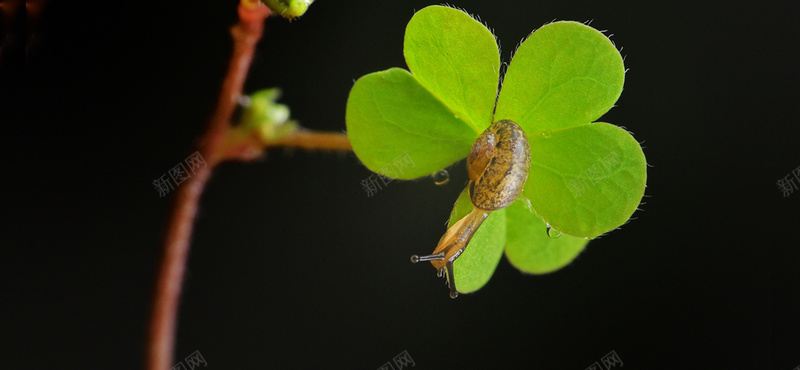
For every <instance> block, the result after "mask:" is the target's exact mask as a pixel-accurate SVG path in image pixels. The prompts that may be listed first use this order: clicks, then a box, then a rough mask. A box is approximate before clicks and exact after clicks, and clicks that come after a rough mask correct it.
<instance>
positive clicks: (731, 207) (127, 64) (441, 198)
mask: <svg viewBox="0 0 800 370" xmlns="http://www.w3.org/2000/svg"><path fill="white" fill-rule="evenodd" d="M498 3H499V2H490V1H473V0H469V1H468V0H461V1H459V2H456V3H454V5H457V6H460V7H463V8H466V9H467V10H468V11H469V12H472V13H475V14H478V15H480V17H481V19H482V20H483V21H485V22H487V23H488V24H489V26H491V27H492V28H493V29H494V30H495V33H496V35H497V36H498V38H499V39H500V42H501V45H502V53H503V55H502V57H503V60H505V61H508V59H509V55H510V53H511V51H512V50H513V49H514V48H515V46H516V45H517V43H518V42H519V41H520V39H522V38H523V37H525V36H526V35H527V34H528V33H530V32H531V31H532V30H534V29H535V28H537V27H539V26H541V25H543V24H545V23H547V22H549V21H552V20H577V21H587V20H593V23H592V26H593V27H595V28H597V29H601V30H603V29H606V30H609V33H613V35H614V36H613V37H612V40H613V41H614V42H615V43H616V45H617V46H618V47H621V48H623V50H622V54H623V55H624V56H625V57H626V59H625V61H626V67H627V68H629V71H628V73H627V75H626V82H625V90H624V92H623V94H622V97H621V98H620V100H619V101H618V103H617V105H618V106H617V107H616V108H614V109H612V110H611V111H610V112H609V113H608V114H606V115H605V116H604V118H603V120H604V121H608V122H612V123H615V124H618V125H622V126H625V127H626V128H627V129H628V130H630V131H632V132H633V133H634V135H635V137H636V139H637V140H639V141H640V142H643V147H644V152H645V154H646V156H647V159H648V162H649V163H650V164H651V165H652V167H651V168H649V170H648V177H649V178H648V187H647V190H646V194H647V196H648V197H647V198H645V199H644V201H645V202H646V204H644V205H643V206H642V207H641V208H643V209H644V211H642V212H637V213H635V214H634V217H635V218H636V219H635V220H633V221H632V222H630V223H629V224H627V225H625V226H624V227H623V228H622V229H621V230H618V231H614V232H612V233H610V234H609V235H607V236H605V237H603V238H601V239H599V240H596V241H593V242H591V243H590V244H589V246H588V248H587V249H586V250H585V251H584V252H583V253H582V254H581V255H580V256H579V257H578V258H577V259H576V260H575V261H574V262H573V263H572V264H570V265H569V266H568V267H566V268H564V269H562V270H560V271H558V272H555V273H552V274H548V275H543V276H526V275H523V274H521V273H520V272H518V271H517V270H515V269H514V268H513V267H511V266H510V265H509V264H508V262H507V261H506V260H505V259H503V260H502V261H501V262H500V265H499V266H498V268H497V271H496V272H495V275H494V277H493V278H492V280H491V281H490V282H489V284H488V285H486V286H485V287H484V288H483V289H482V290H480V291H478V292H476V293H475V294H470V295H464V296H462V297H459V298H458V299H456V300H451V299H450V298H448V295H447V289H446V287H445V286H444V284H443V281H442V280H440V279H437V278H436V277H435V271H434V269H432V268H431V267H430V266H427V265H413V264H411V263H410V262H409V259H408V258H409V256H410V255H411V254H416V253H427V252H429V251H431V250H432V249H433V247H434V246H435V245H436V242H437V241H438V239H439V237H440V236H441V234H442V233H443V232H444V231H445V226H444V222H445V221H446V219H447V216H448V214H449V212H450V208H451V206H452V204H453V202H454V201H455V199H456V197H457V195H458V193H459V192H460V190H461V189H462V188H463V184H464V183H465V181H466V175H465V171H464V169H463V163H458V164H456V165H454V166H453V167H452V168H451V169H450V172H451V174H452V178H451V181H450V183H449V184H447V185H445V186H435V185H434V184H433V182H432V181H431V180H430V179H420V180H417V181H411V182H393V183H391V184H390V185H389V186H388V187H387V188H385V189H383V190H382V191H380V192H379V193H378V194H376V195H375V196H374V197H370V198H368V197H367V196H366V194H365V192H364V191H363V190H362V188H361V186H360V184H359V183H360V181H361V180H363V179H365V178H367V177H368V176H369V175H370V172H369V171H368V170H367V169H366V168H364V167H363V166H362V165H360V164H359V162H358V160H357V159H356V158H355V156H354V155H353V154H352V153H347V154H336V153H329V152H303V151H288V150H278V151H273V152H270V153H269V155H268V156H267V157H266V158H265V159H264V160H260V161H257V162H254V163H229V164H224V165H222V166H221V167H220V168H218V169H217V171H216V172H215V173H214V176H213V178H212V180H211V182H210V183H209V185H208V187H207V189H206V192H205V194H204V197H203V199H202V203H201V208H200V215H199V218H198V220H197V223H196V230H195V235H194V242H193V243H192V250H191V255H190V260H189V265H188V271H187V276H186V280H185V283H184V296H183V300H182V302H181V311H180V322H179V333H178V338H177V348H176V353H175V355H176V358H177V359H182V358H184V357H186V356H188V355H189V354H191V353H192V352H194V351H196V350H199V351H200V353H201V354H202V355H203V357H204V358H205V360H206V361H207V363H208V368H209V369H263V368H305V369H310V368H330V369H339V368H352V369H377V368H379V367H380V366H382V365H383V364H384V363H386V362H387V361H391V360H392V358H393V357H395V356H396V355H398V354H400V353H401V352H402V351H408V354H409V355H410V356H411V357H412V358H413V360H414V362H415V364H416V366H415V367H414V368H418V369H457V368H481V369H483V368H512V366H513V367H514V368H537V369H575V370H583V369H586V368H587V367H589V366H590V365H592V364H593V363H594V362H596V361H597V362H598V363H599V362H600V361H601V358H602V357H603V356H604V355H606V354H607V353H609V352H610V351H612V350H613V351H615V352H616V354H617V355H618V356H619V358H620V359H621V360H622V361H623V363H624V368H626V369H627V368H630V369H707V368H718V369H722V368H732V369H787V370H789V369H793V368H795V367H796V366H800V315H798V314H797V313H798V312H800V299H799V298H800V294H798V292H800V277H799V276H800V275H799V274H798V271H800V253H799V252H798V250H799V248H800V236H799V235H798V234H799V233H798V229H800V226H799V225H800V194H799V193H800V191H796V192H795V193H794V194H793V195H791V196H789V197H783V196H782V194H781V192H780V191H779V189H778V187H777V186H776V181H777V180H778V179H779V178H782V177H784V176H786V175H787V174H789V173H790V172H791V171H792V170H793V169H794V168H796V167H798V166H800V145H798V141H800V129H798V113H800V111H799V110H798V101H799V100H798V98H800V93H798V83H799V82H800V78H799V73H800V72H799V71H800V70H799V69H798V66H799V65H800V57H798V55H800V53H798V51H800V43H798V41H797V40H798V36H800V23H798V22H797V19H798V16H800V10H799V9H798V6H797V5H796V3H795V5H789V3H790V2H781V3H782V4H785V5H778V4H773V3H772V2H766V1H759V2H748V3H743V2H715V3H713V4H704V5H700V4H696V3H695V2H683V3H681V2H634V1H629V2H606V1H603V2H600V1H504V2H501V3H500V4H498ZM430 4H435V2H427V1H325V0H320V1H318V3H316V4H314V5H313V6H312V7H311V9H310V10H309V12H308V13H307V14H306V15H305V16H304V17H302V19H300V20H298V21H295V22H291V23H290V22H288V21H285V20H282V19H278V18H271V19H269V20H268V22H267V28H266V33H265V37H264V39H263V40H262V42H261V43H260V44H259V46H258V51H257V55H256V58H255V60H254V65H253V68H252V70H251V72H250V76H249V79H248V81H247V84H246V91H247V92H252V91H255V90H257V89H260V88H264V87H271V86H280V87H282V88H283V90H284V96H283V98H282V99H281V102H282V103H285V104H287V105H289V106H290V107H291V108H292V114H293V117H294V118H296V119H298V120H299V121H300V122H301V123H302V124H303V125H304V126H305V127H308V128H312V129H317V130H331V131H343V130H344V128H345V122H344V112H345V103H346V101H347V94H348V92H349V89H350V87H351V86H352V84H353V81H354V80H355V79H357V78H358V77H360V76H362V75H364V74H366V73H370V72H373V71H378V70H383V69H386V68H389V67H405V63H404V60H403V55H402V47H403V45H402V40H403V31H404V28H405V25H406V23H407V22H408V20H409V19H410V18H411V16H412V15H413V13H414V10H415V9H421V8H422V7H424V6H426V5H430ZM235 9H236V1H221V2H216V3H213V4H212V3H204V4H198V3H193V2H114V3H108V2H105V3H102V6H97V5H94V6H90V5H86V4H67V3H65V2H53V3H50V4H49V5H47V6H46V8H45V9H44V12H43V13H42V14H41V17H39V18H29V20H28V24H27V27H28V29H29V30H30V31H31V32H33V35H32V36H31V38H29V39H27V41H28V42H29V44H28V45H29V48H28V50H27V57H23V56H20V58H25V59H24V61H20V62H19V63H17V64H14V63H13V62H9V60H8V58H10V57H9V53H8V52H6V53H5V54H4V55H3V57H4V58H6V60H4V67H5V68H7V70H8V68H11V69H14V70H16V71H18V72H19V74H17V75H16V77H15V76H14V75H15V74H14V73H4V76H5V77H6V83H7V84H6V83H4V86H3V90H5V91H4V94H3V98H4V101H5V103H10V104H7V106H6V108H4V113H3V115H2V117H4V118H3V122H2V131H3V132H4V133H3V134H2V160H1V162H0V163H2V166H3V167H2V168H3V171H2V172H3V180H4V181H3V185H2V189H3V191H2V192H0V193H2V195H0V197H2V198H0V199H2V209H3V214H5V215H6V216H5V220H6V221H5V222H3V226H2V228H3V230H4V231H3V232H2V235H3V236H2V242H1V243H2V249H1V251H2V252H0V253H2V256H0V261H2V268H1V270H3V272H2V274H3V275H2V276H3V283H4V284H3V286H4V288H3V293H4V294H3V298H2V300H0V301H2V302H3V303H2V307H4V308H3V311H4V314H3V320H2V321H3V322H4V324H3V326H5V327H6V329H2V332H3V337H4V340H3V341H4V342H5V343H6V344H5V345H3V350H2V351H3V352H6V354H4V355H3V356H2V357H3V358H6V359H8V363H9V364H10V365H0V367H2V368H9V369H11V368H37V369H40V368H53V367H52V366H54V365H57V367H58V368H75V369H88V368H92V369H99V368H114V369H129V368H130V369H135V368H141V366H142V354H143V347H144V344H143V343H144V337H145V328H146V320H147V316H148V313H149V305H150V300H151V293H152V288H153V282H154V278H155V272H156V264H157V261H158V258H159V254H160V248H161V238H162V235H163V232H164V225H165V220H166V218H167V215H168V210H169V206H170V199H168V198H166V197H165V198H159V196H158V193H157V192H156V191H155V190H154V189H153V186H152V185H151V182H152V181H153V180H154V179H155V178H157V177H159V176H161V175H163V174H164V173H166V171H167V170H169V169H170V168H172V167H173V166H175V165H176V164H178V163H179V162H181V161H182V160H184V159H185V158H186V157H187V156H188V154H189V153H190V152H191V151H193V149H192V148H193V145H194V141H195V139H196V138H197V137H198V135H199V134H200V133H201V132H202V130H203V128H204V127H205V125H206V123H207V121H208V117H209V114H210V112H211V111H212V109H213V106H214V103H215V101H216V97H217V93H218V89H219V85H220V82H221V80H222V77H223V76H224V73H225V70H226V68H227V61H228V58H229V56H230V51H231V41H230V37H229V34H228V30H229V27H230V26H232V25H233V24H234V23H235V22H236V13H235ZM37 20H38V21H37ZM17 36H18V37H23V40H22V41H25V40H24V36H20V34H17ZM17 45H20V44H19V43H18V44H17ZM7 50H8V49H7ZM20 60H22V59H20ZM9 76H10V77H9ZM20 76H22V77H20ZM20 84H21V85H22V86H20ZM13 89H19V90H13ZM14 91H23V92H24V93H21V94H20V93H14ZM172 194H174V192H173V193H172ZM1 361H2V362H6V360H1Z"/></svg>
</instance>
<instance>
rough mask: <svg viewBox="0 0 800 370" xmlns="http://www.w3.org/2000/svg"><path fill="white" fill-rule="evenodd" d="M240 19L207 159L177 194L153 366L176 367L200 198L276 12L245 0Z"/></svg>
mask: <svg viewBox="0 0 800 370" xmlns="http://www.w3.org/2000/svg"><path fill="white" fill-rule="evenodd" d="M238 13H239V23H238V24H236V25H235V26H234V27H233V28H232V29H231V35H232V36H233V56H232V57H231V61H230V64H229V66H228V73H227V75H226V76H225V80H224V81H223V83H222V89H221V92H220V96H219V100H218V102H217V107H216V109H215V111H214V113H213V115H212V116H211V119H210V122H209V125H208V129H207V130H206V132H205V134H203V136H202V138H201V139H200V142H199V145H198V151H199V152H200V155H201V156H202V157H203V158H204V159H205V161H206V163H207V165H206V166H205V167H202V168H199V169H198V170H197V171H196V172H195V174H194V175H192V177H190V178H189V179H188V180H186V182H185V183H184V185H183V186H181V187H179V188H178V189H177V190H178V194H177V195H176V197H175V203H174V205H173V207H174V208H173V211H172V215H171V218H170V220H169V226H168V229H167V234H166V238H165V241H164V250H163V255H162V259H161V265H160V269H159V272H158V278H157V280H156V289H155V298H154V301H153V309H152V313H151V315H152V316H151V321H150V330H149V337H148V344H147V360H146V366H147V368H148V369H150V370H166V369H170V368H171V367H172V365H174V364H173V351H174V344H175V329H176V326H177V319H176V318H177V313H178V303H179V300H180V293H181V285H182V283H183V274H184V270H185V267H186V258H187V256H188V253H189V241H190V240H191V235H192V229H193V224H194V219H195V216H196V214H197V204H198V201H199V200H200V195H201V194H202V193H203V189H204V188H205V185H206V183H207V182H208V179H209V177H210V176H211V171H212V170H213V169H214V167H215V166H216V165H217V164H218V163H219V162H220V160H221V159H222V155H221V153H220V150H219V149H220V147H221V145H222V144H223V142H224V141H225V138H226V135H227V134H228V132H229V131H230V118H231V115H232V114H233V111H234V109H235V108H236V104H237V103H238V100H239V97H240V95H241V91H242V85H243V84H244V80H245V78H246V77H247V72H248V70H249V68H250V64H251V62H252V60H253V52H254V50H255V46H256V44H257V43H258V40H259V39H260V38H261V34H262V31H263V28H264V20H265V19H266V17H267V16H268V15H269V14H270V11H269V9H268V8H267V7H265V6H263V5H261V3H260V2H258V0H255V1H252V0H242V1H241V2H240V3H239V8H238Z"/></svg>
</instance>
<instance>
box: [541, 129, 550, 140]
mask: <svg viewBox="0 0 800 370" xmlns="http://www.w3.org/2000/svg"><path fill="white" fill-rule="evenodd" d="M550 132H551V131H550V130H545V131H544V132H543V133H542V136H544V138H545V139H549V138H550Z"/></svg>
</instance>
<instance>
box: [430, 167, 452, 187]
mask: <svg viewBox="0 0 800 370" xmlns="http://www.w3.org/2000/svg"><path fill="white" fill-rule="evenodd" d="M432 177H433V183H434V184H436V185H444V184H447V183H448V182H450V174H449V173H448V172H447V170H441V171H439V172H437V173H434V174H433V175H432Z"/></svg>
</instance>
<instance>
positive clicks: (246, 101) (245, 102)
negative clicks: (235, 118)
mask: <svg viewBox="0 0 800 370" xmlns="http://www.w3.org/2000/svg"><path fill="white" fill-rule="evenodd" d="M239 105H241V106H243V107H249V106H250V96H248V95H242V96H240V97H239Z"/></svg>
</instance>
